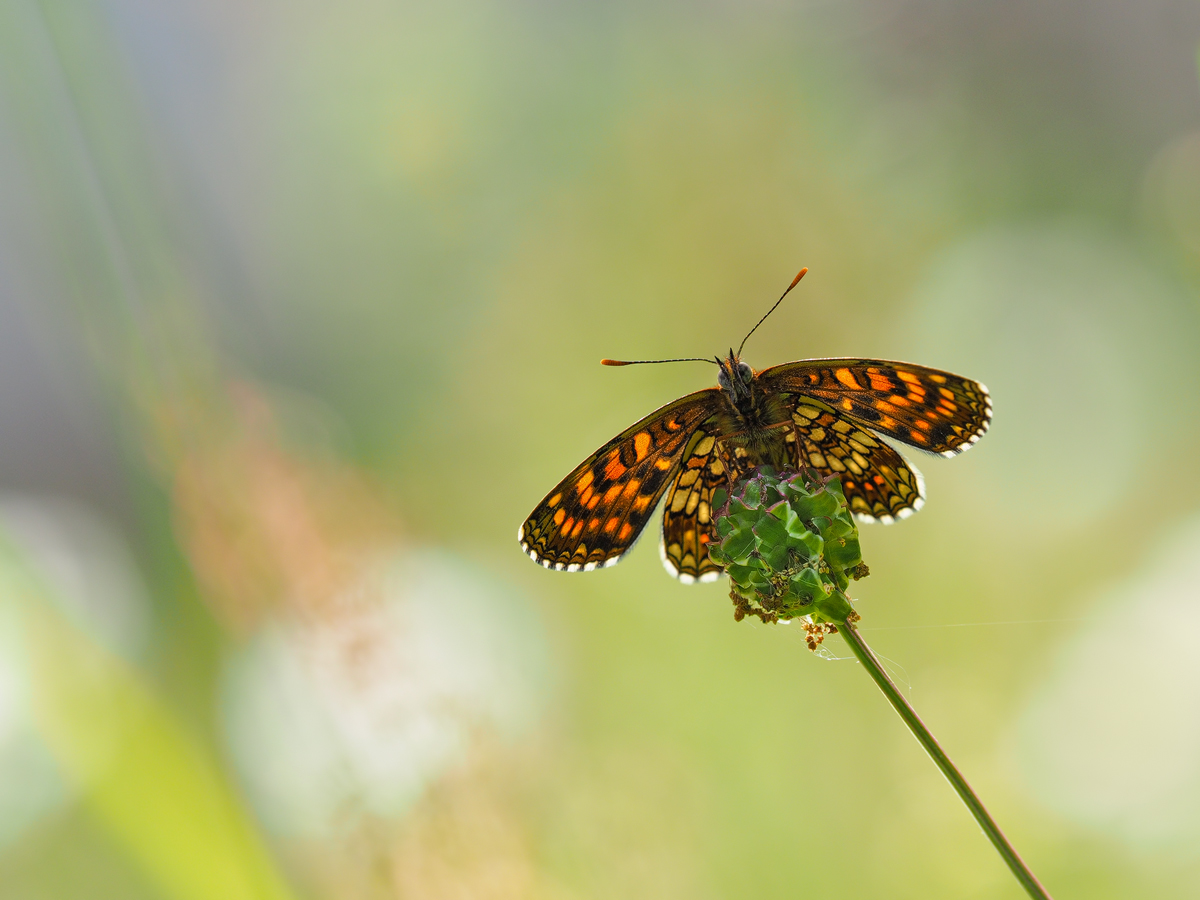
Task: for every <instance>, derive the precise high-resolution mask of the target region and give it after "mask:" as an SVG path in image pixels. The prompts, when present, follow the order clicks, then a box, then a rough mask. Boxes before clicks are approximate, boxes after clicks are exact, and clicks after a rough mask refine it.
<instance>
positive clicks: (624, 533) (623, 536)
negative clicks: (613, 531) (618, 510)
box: [617, 522, 633, 541]
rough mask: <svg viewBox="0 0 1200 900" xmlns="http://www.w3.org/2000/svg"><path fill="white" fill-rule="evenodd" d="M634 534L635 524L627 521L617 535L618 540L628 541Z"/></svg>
mask: <svg viewBox="0 0 1200 900" xmlns="http://www.w3.org/2000/svg"><path fill="white" fill-rule="evenodd" d="M631 534H633V526H632V525H630V524H629V523H628V522H626V523H625V524H624V525H622V526H621V533H620V534H618V535H617V540H618V541H627V540H629V536H630V535H631Z"/></svg>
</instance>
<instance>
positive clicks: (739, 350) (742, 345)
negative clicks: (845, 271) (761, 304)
mask: <svg viewBox="0 0 1200 900" xmlns="http://www.w3.org/2000/svg"><path fill="white" fill-rule="evenodd" d="M807 272H808V266H805V267H804V268H803V269H801V270H800V273H799V274H798V275H797V276H796V277H795V278H793V279H792V283H791V284H789V285H788V286H787V290H786V291H784V292H783V293H782V294H780V295H779V299H778V300H776V301H775V306H778V305H779V304H780V303H782V302H783V298H784V297H786V296H787V295H788V294H790V293H791V291H792V288H794V287H795V286H796V285H798V284H799V283H800V279H801V278H803V277H804V276H805V274H806V273H807ZM775 306H772V307H771V308H770V309H768V310H767V316H769V315H770V314H771V313H773V312H775ZM767 316H763V317H762V318H761V319H759V320H758V324H757V325H755V326H754V327H753V328H751V329H750V334H754V332H756V331H758V326H759V325H761V324H762V323H763V322H765V321H767ZM750 334H747V335H746V336H745V337H744V338H742V342H741V343H740V344H738V351H737V354H736V355H737V357H738V358H739V359H740V358H741V356H742V348H743V347H745V346H746V341H748V340H750Z"/></svg>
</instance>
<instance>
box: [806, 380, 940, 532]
mask: <svg viewBox="0 0 1200 900" xmlns="http://www.w3.org/2000/svg"><path fill="white" fill-rule="evenodd" d="M788 403H789V406H790V407H791V411H792V421H793V422H795V425H796V431H795V434H796V439H797V443H798V446H797V458H796V461H797V464H798V465H801V466H808V467H809V468H812V469H816V470H817V471H819V472H821V473H822V474H825V475H837V476H838V477H839V478H840V479H841V482H842V491H843V493H845V495H846V502H847V503H848V504H849V507H850V511H851V512H852V513H854V514H855V515H856V516H857V517H858V518H859V519H861V520H865V521H879V522H892V521H895V520H896V519H903V518H905V517H907V516H910V515H912V514H913V513H914V512H916V511H917V510H918V509H920V508H921V507H922V506H923V505H924V503H925V483H924V481H923V479H922V478H921V473H920V472H918V471H917V470H916V469H915V468H914V467H913V466H912V464H910V463H909V462H908V461H907V460H905V459H904V457H902V456H901V455H900V454H899V453H897V452H896V450H895V449H893V448H892V447H890V446H888V444H887V443H885V442H884V441H883V440H882V439H880V438H879V437H878V436H877V435H874V434H872V433H871V432H870V431H868V430H867V429H865V428H862V427H860V426H859V425H857V424H855V423H854V422H853V421H851V419H850V418H849V416H847V415H844V414H841V413H839V412H837V411H836V410H834V409H833V408H831V407H830V406H828V405H826V404H824V403H821V402H820V401H818V400H813V399H812V398H810V397H806V396H804V395H801V394H793V395H791V396H790V397H788Z"/></svg>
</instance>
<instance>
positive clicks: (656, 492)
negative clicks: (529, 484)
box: [517, 269, 992, 583]
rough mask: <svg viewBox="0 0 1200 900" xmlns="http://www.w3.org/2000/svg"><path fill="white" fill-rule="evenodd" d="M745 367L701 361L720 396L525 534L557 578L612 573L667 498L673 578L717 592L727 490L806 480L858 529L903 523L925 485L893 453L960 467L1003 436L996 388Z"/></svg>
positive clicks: (579, 489) (901, 374)
mask: <svg viewBox="0 0 1200 900" xmlns="http://www.w3.org/2000/svg"><path fill="white" fill-rule="evenodd" d="M807 271H808V270H807V269H802V270H801V272H800V274H799V275H797V276H796V278H795V280H794V281H792V284H791V286H789V287H788V289H787V291H784V292H783V296H781V297H780V298H779V300H777V301H776V303H775V306H778V305H779V303H780V302H781V301H782V300H783V297H786V296H787V294H788V291H790V290H791V289H792V288H793V287H795V286H796V283H797V282H798V281H799V280H800V279H801V278H802V277H803V276H804V274H805V272H807ZM775 306H773V307H771V310H769V311H768V312H767V315H770V314H771V312H772V311H774V309H775ZM766 318H767V316H763V318H762V319H760V320H759V323H758V325H761V324H762V322H763V321H764V320H765V319H766ZM758 325H755V326H754V328H753V329H751V330H750V334H753V333H754V331H755V329H757V328H758ZM750 334H747V335H746V338H747V339H748V338H749V337H750ZM745 343H746V341H745V339H744V340H743V341H742V347H744V346H745ZM740 357H741V347H739V348H738V352H737V353H734V351H733V350H732V349H730V351H729V355H728V356H727V357H726V358H724V359H722V358H720V357H714V358H713V359H710V360H701V361H703V362H713V361H715V362H716V364H717V366H718V373H717V386H716V387H709V388H705V389H704V390H701V391H696V392H695V393H692V394H688V395H686V396H684V397H680V398H679V399H678V400H676V401H674V402H672V403H668V404H667V405H666V406H663V407H661V408H660V409H657V410H655V411H654V412H652V413H650V415H648V416H646V417H645V418H644V419H641V420H640V421H638V422H636V423H634V424H633V425H632V426H630V427H629V428H627V429H626V430H625V431H623V432H621V433H620V434H619V435H617V436H616V437H615V438H613V439H612V440H611V441H609V442H608V443H606V444H604V446H602V447H600V449H598V450H597V451H596V452H595V453H593V454H592V455H591V456H589V457H588V458H587V459H585V460H584V461H583V462H581V463H580V464H579V465H578V466H576V467H575V468H574V470H572V472H571V474H569V475H568V476H567V477H566V478H564V479H563V480H562V481H561V482H559V484H558V485H557V486H556V487H555V488H554V489H553V490H552V491H550V493H549V494H547V495H546V497H545V499H544V500H542V502H541V503H539V504H538V505H537V507H536V508H535V509H534V510H533V512H532V513H530V514H529V518H528V519H526V520H525V522H524V523H523V524H522V525H521V528H520V530H519V532H518V535H517V538H518V540H519V541H520V543H521V549H523V550H524V551H525V552H526V553H527V554H529V556H530V557H531V558H532V559H533V560H534V561H535V562H538V563H541V564H542V565H543V566H545V567H546V568H548V569H558V570H562V571H567V572H577V571H588V570H591V569H596V568H600V567H605V566H611V565H614V564H616V563H617V562H618V561H619V560H620V559H621V557H623V556H624V555H625V553H627V552H628V551H629V549H630V548H631V547H632V546H633V544H634V542H635V541H636V540H637V538H638V536H639V535H640V534H641V532H642V530H643V529H644V528H645V526H646V523H647V522H648V521H649V520H650V518H651V516H652V515H653V514H654V510H655V509H656V508H657V507H658V503H659V501H660V499H662V497H663V495H664V494H665V495H666V501H665V502H664V504H663V519H662V542H661V545H660V552H661V555H662V560H663V564H664V565H665V566H666V569H667V571H668V572H670V573H671V574H672V575H674V576H675V577H677V578H678V579H679V580H680V581H683V582H686V583H691V582H696V581H713V580H715V579H716V578H717V577H719V576H720V575H721V573H722V571H723V570H722V567H721V566H720V565H718V564H717V563H715V562H713V560H711V559H710V558H709V555H708V547H709V545H710V544H712V543H713V542H714V541H715V540H716V532H715V527H714V510H713V505H712V500H713V494H714V493H715V492H716V490H717V489H718V488H723V489H725V490H726V491H728V490H729V489H730V488H731V487H732V486H734V485H736V484H737V483H738V482H740V481H741V480H743V479H745V478H747V477H748V476H749V475H751V474H753V472H754V470H755V469H756V468H758V467H759V466H764V465H769V466H772V467H774V468H775V469H777V470H778V469H784V468H805V467H807V468H809V469H812V470H815V471H816V472H818V473H819V474H821V475H837V476H838V477H839V478H840V479H841V483H842V490H843V492H844V493H845V496H846V501H847V503H848V505H849V507H850V511H851V512H852V513H854V515H855V517H856V518H857V519H858V520H860V521H864V522H884V523H891V522H894V521H895V520H897V519H903V518H905V517H907V516H910V515H912V514H913V513H914V512H916V511H917V510H918V509H920V508H921V507H922V505H924V502H925V485H924V481H923V479H922V477H921V474H920V473H919V472H918V471H917V470H916V468H914V467H913V465H912V464H911V463H909V462H908V461H907V460H905V458H904V457H902V456H901V455H900V453H899V452H898V451H897V450H896V449H895V448H894V447H893V446H892V445H891V444H890V443H889V440H890V441H896V442H899V443H901V444H904V445H907V446H909V447H914V448H916V449H918V450H923V451H927V452H930V453H935V454H939V455H941V456H947V457H950V456H956V455H958V454H959V453H961V452H963V451H964V450H967V449H968V448H970V447H971V446H972V445H974V444H975V442H976V441H978V440H979V439H980V438H981V437H983V435H984V433H985V432H986V431H987V429H988V425H989V423H990V422H991V417H992V404H991V399H990V398H989V396H988V391H987V388H986V387H984V385H982V384H981V383H979V382H978V381H972V380H970V379H968V378H963V377H961V376H959V375H954V374H951V373H950V372H944V371H942V370H940V369H931V368H928V367H926V366H919V365H914V364H912V363H904V362H890V361H887V360H879V359H804V360H800V361H798V362H790V363H783V364H782V365H778V366H772V367H770V368H768V369H763V370H762V371H759V372H756V371H754V370H753V369H752V368H751V367H750V366H749V365H747V364H746V363H745V362H743V361H742V360H741V358H740ZM674 361H675V360H645V361H644V362H674ZM602 362H604V363H605V364H606V365H631V364H632V363H627V362H615V361H613V360H603V361H602Z"/></svg>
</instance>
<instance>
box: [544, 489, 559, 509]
mask: <svg viewBox="0 0 1200 900" xmlns="http://www.w3.org/2000/svg"><path fill="white" fill-rule="evenodd" d="M561 499H562V494H561V493H558V494H555V495H554V496H553V497H551V498H550V499H549V500H547V501H546V505H547V506H549V507H550V508H551V509H553V508H554V507H556V506H558V501H559V500H561Z"/></svg>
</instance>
